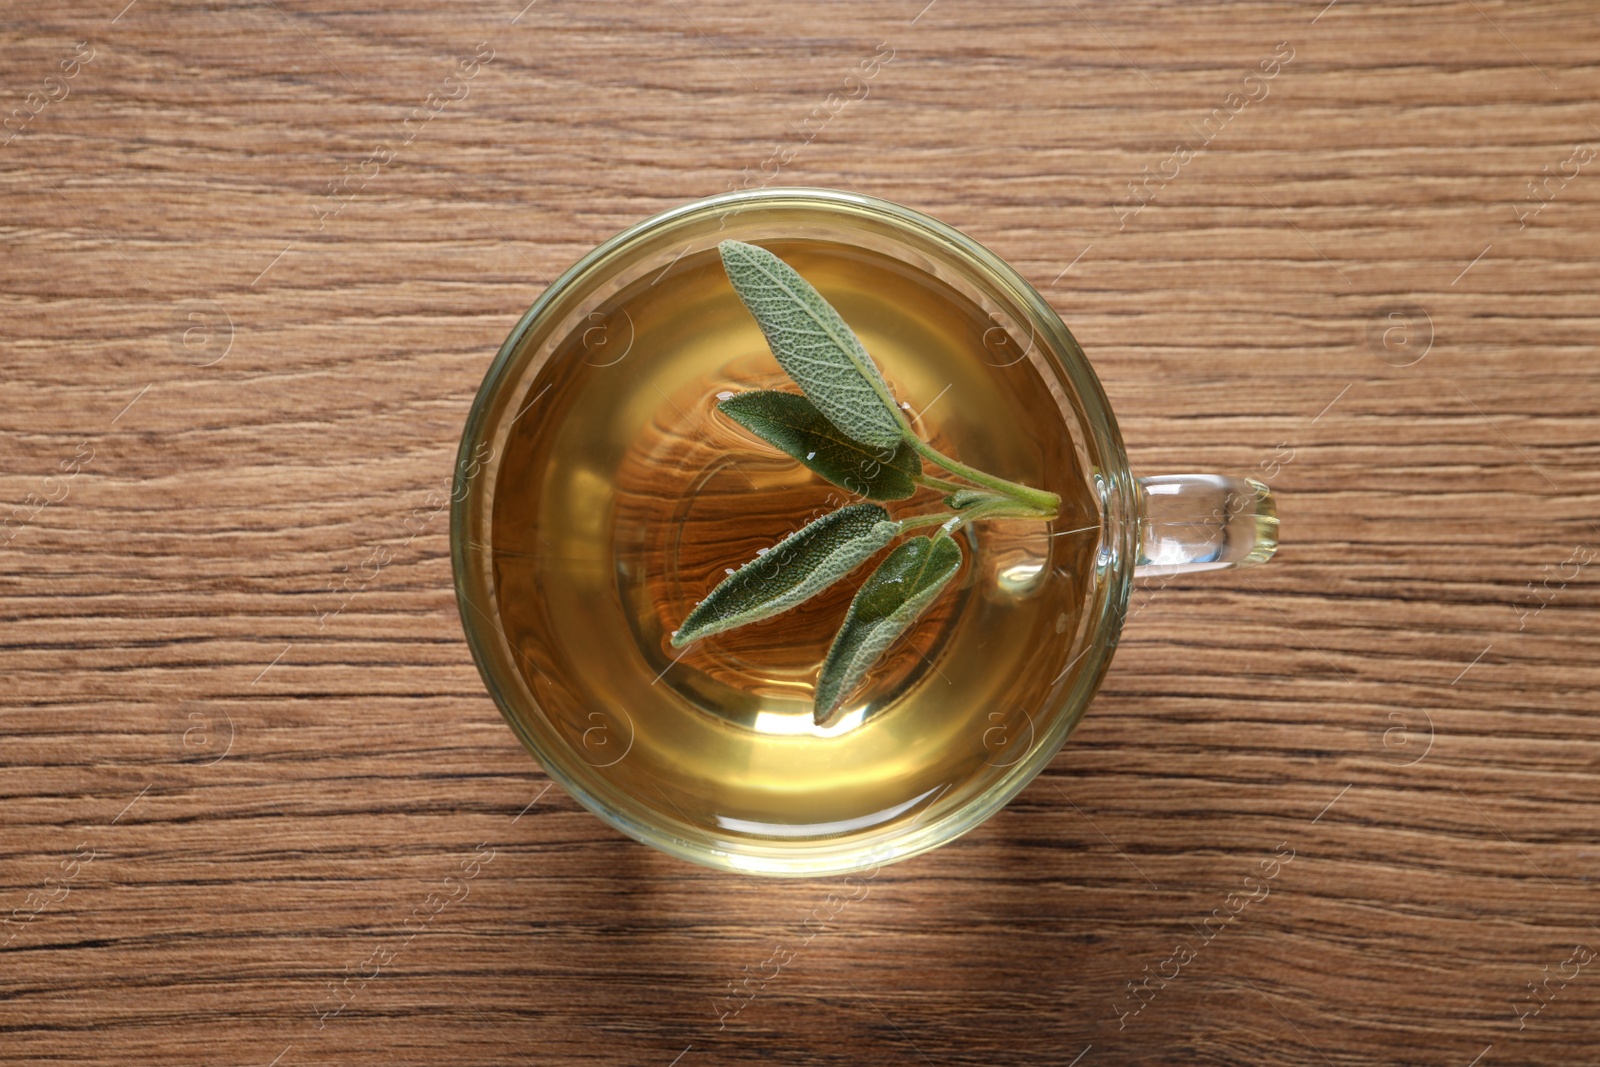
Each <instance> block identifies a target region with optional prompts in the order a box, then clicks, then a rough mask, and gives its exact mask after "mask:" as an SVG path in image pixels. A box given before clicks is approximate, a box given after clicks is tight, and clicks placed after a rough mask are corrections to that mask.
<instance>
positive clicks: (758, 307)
mask: <svg viewBox="0 0 1600 1067" xmlns="http://www.w3.org/2000/svg"><path fill="white" fill-rule="evenodd" d="M718 251H720V252H721V253H722V267H723V269H724V270H725V271H727V274H728V281H730V282H732V283H733V289H734V292H736V293H738V294H739V299H740V300H742V301H744V306H745V307H746V308H748V309H749V310H750V314H752V315H754V316H755V319H756V322H757V324H759V325H760V327H761V332H762V333H763V334H765V335H766V337H767V344H768V346H770V347H771V349H772V354H773V355H774V356H775V357H777V360H778V363H779V364H780V365H781V366H782V367H783V369H784V370H785V371H786V372H787V373H788V375H789V377H791V378H793V379H794V380H795V383H796V384H798V385H799V386H800V389H801V390H802V391H803V392H804V393H805V394H806V397H807V398H808V399H810V401H811V402H812V403H813V404H815V405H816V406H817V410H819V411H821V412H822V414H823V415H824V416H825V417H826V418H827V420H828V421H829V422H831V423H833V424H834V425H835V426H837V427H838V428H839V429H840V430H842V431H844V433H845V434H846V435H847V436H849V437H852V438H854V439H855V440H857V441H860V442H861V443H862V444H864V445H870V446H872V447H874V448H892V447H894V446H895V445H897V444H898V443H899V442H900V440H901V438H902V436H903V432H904V423H903V422H902V421H901V415H900V409H899V408H898V407H897V406H896V404H895V399H894V394H892V393H891V392H889V386H888V384H887V383H885V382H884V380H883V375H882V374H880V373H879V372H878V366H877V364H875V363H873V362H872V357H871V356H869V355H867V350H866V349H865V348H863V347H861V342H860V341H859V340H858V339H857V338H856V335H855V334H854V333H852V332H851V330H850V327H849V326H847V325H845V321H844V319H842V318H840V317H839V313H838V312H837V311H835V310H834V309H833V306H832V305H831V304H829V303H828V302H827V301H826V300H824V299H823V298H822V294H821V293H819V292H817V291H816V289H814V288H812V286H811V283H810V282H808V281H806V280H805V279H804V278H802V277H800V275H799V274H798V273H796V271H795V269H794V268H793V267H791V266H789V264H787V263H785V262H784V261H783V260H781V259H779V258H778V257H777V256H775V255H773V254H772V253H771V252H768V251H767V250H766V249H765V248H759V247H757V246H756V245H750V244H745V243H744V242H742V241H723V242H722V244H721V245H719V246H718Z"/></svg>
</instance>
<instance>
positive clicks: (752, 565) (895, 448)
mask: <svg viewBox="0 0 1600 1067" xmlns="http://www.w3.org/2000/svg"><path fill="white" fill-rule="evenodd" d="M718 250H719V251H720V252H721V254H722V266H723V269H724V270H725V271H726V272H727V275H728V280H729V282H730V283H732V285H733V289H734V292H736V293H737V294H738V295H739V299H740V300H742V301H743V302H744V305H745V307H746V308H747V309H749V311H750V313H751V315H753V316H754V317H755V320H756V322H757V324H758V325H760V327H761V332H762V333H763V334H764V335H765V336H766V339H767V344H768V346H769V347H770V348H771V349H772V354H773V356H774V357H776V359H777V361H778V364H779V366H781V367H782V368H783V369H784V371H785V372H786V373H787V374H788V375H789V377H790V378H791V379H793V381H794V382H795V384H796V385H798V386H799V387H800V392H801V393H802V394H803V395H798V396H797V395H795V394H794V393H785V392H778V391H761V392H751V393H739V394H736V395H734V396H730V397H727V398H726V399H724V400H723V401H722V402H721V403H719V404H718V405H717V408H718V410H719V411H721V412H722V413H723V414H725V415H727V416H728V417H729V418H730V419H732V420H733V421H735V422H737V423H738V424H739V425H740V426H743V427H744V428H745V429H747V430H749V431H750V432H751V433H753V434H755V435H756V436H757V437H760V438H761V439H762V440H763V441H766V442H767V443H768V444H770V445H773V446H774V447H776V448H777V449H779V450H780V451H782V452H785V453H787V454H788V455H790V456H793V457H794V458H795V459H796V460H799V461H800V462H801V463H802V464H804V465H805V466H806V467H808V468H809V469H811V470H812V471H815V472H816V473H817V474H819V475H821V476H822V477H823V478H826V479H827V480H828V481H830V482H832V483H833V484H835V485H837V486H840V487H841V488H844V489H846V490H848V491H850V492H851V493H853V494H855V495H856V496H859V497H863V498H866V499H868V500H885V501H893V500H905V499H908V498H910V497H911V496H913V495H914V494H915V493H916V492H917V490H918V488H930V489H936V490H938V491H939V492H940V493H941V494H942V497H943V501H944V504H945V506H946V507H947V508H948V509H949V510H948V511H941V512H927V513H921V514H914V515H909V516H907V517H904V518H901V519H898V520H895V519H892V518H891V517H890V515H889V513H888V511H886V510H885V509H884V508H883V507H882V506H880V505H878V504H866V503H859V504H850V505H847V506H845V507H842V508H840V509H838V510H837V511H833V512H830V513H828V514H827V515H824V516H822V517H821V518H819V519H816V520H815V521H813V522H810V523H807V524H806V525H805V526H804V527H802V528H801V529H800V530H798V531H796V532H795V533H793V534H790V535H789V536H788V537H786V538H784V539H783V540H782V541H780V542H779V543H778V544H776V545H774V546H773V547H772V548H770V549H767V550H765V551H763V552H761V553H760V554H758V555H757V556H756V558H755V559H753V560H751V561H750V562H748V563H746V564H745V565H744V566H742V567H740V568H739V569H738V570H736V571H734V572H733V573H732V574H730V575H729V576H728V577H727V578H726V579H725V580H724V581H722V582H721V583H720V584H718V585H717V587H716V588H715V589H713V590H712V591H711V592H710V594H708V595H707V596H706V598H705V599H704V600H702V601H701V602H700V603H699V604H698V605H696V607H695V608H694V610H693V611H691V612H689V614H688V616H687V617H686V618H685V619H684V620H683V624H682V625H681V626H679V627H678V629H677V631H676V632H675V633H673V635H672V644H673V646H674V647H678V648H681V647H683V646H685V645H688V644H690V643H691V642H693V641H697V640H699V639H701V638H703V637H709V636H711V635H713V634H718V633H722V632H724V631H727V630H732V629H734V628H736V627H740V626H745V625H747V624H749V623H753V622H758V621H760V620H762V619H769V618H772V617H773V616H774V615H778V614H781V613H783V612H785V611H788V610H789V609H790V608H792V607H795V606H796V605H798V604H801V603H803V602H804V601H806V600H809V599H811V598H812V597H814V596H816V595H817V594H818V593H821V592H822V591H823V590H825V589H827V588H829V587H831V586H833V585H834V584H836V583H838V582H839V581H840V580H842V579H843V578H844V577H845V576H847V575H848V574H850V573H851V572H852V571H854V570H855V569H856V568H857V567H859V566H860V565H861V564H862V563H865V562H866V561H867V560H868V559H870V558H871V557H872V556H874V555H876V554H877V553H878V552H879V551H880V550H881V549H883V548H886V547H887V546H888V545H889V544H890V543H891V542H893V541H894V540H895V539H896V538H898V537H899V536H900V535H902V534H904V533H908V532H910V531H912V530H916V529H920V528H923V527H928V526H933V527H936V529H935V530H934V531H933V533H932V535H931V536H928V537H922V536H917V537H912V538H911V539H910V540H908V541H905V542H903V543H902V544H901V545H900V546H899V547H898V548H896V549H895V550H894V551H892V552H890V553H889V555H888V556H887V557H885V558H884V560H883V562H882V563H880V564H879V565H878V566H877V568H876V569H874V570H873V572H872V574H871V575H869V576H868V577H867V580H866V581H865V582H863V583H862V584H861V587H860V589H859V590H858V591H857V592H856V595H855V598H854V599H853V600H852V601H851V602H850V608H849V610H848V611H847V612H846V613H845V618H844V622H843V623H842V624H841V626H840V628H839V632H838V634H837V635H836V636H835V637H834V640H833V645H832V647H831V648H830V649H829V650H828V655H827V658H826V659H824V660H823V662H822V667H821V669H820V671H819V672H818V676H817V684H816V690H815V697H814V709H815V717H816V721H817V723H818V724H819V725H823V724H826V723H827V722H828V721H829V720H830V719H831V718H833V716H834V715H835V714H836V713H837V712H838V710H839V708H840V707H841V706H842V705H843V704H844V702H845V701H846V700H848V699H849V698H850V696H851V695H852V694H853V693H854V692H855V690H856V689H858V688H859V687H860V685H861V683H862V682H863V681H864V680H865V679H866V676H867V674H868V672H869V671H870V670H871V669H872V667H873V665H874V664H876V663H877V662H878V660H879V659H881V658H882V657H883V655H884V654H885V653H886V652H887V651H888V650H889V649H890V648H891V647H892V646H893V645H894V643H895V642H896V641H897V640H898V639H899V638H900V637H901V636H902V635H904V634H905V633H906V632H907V631H908V630H909V629H911V627H912V626H913V625H914V624H915V623H916V621H917V619H918V618H920V617H921V616H922V615H923V613H924V612H926V611H927V610H928V608H929V606H930V605H931V604H932V603H933V602H934V601H935V600H937V599H938V597H939V594H940V593H942V592H943V591H944V590H945V589H946V588H947V587H948V586H949V585H950V583H951V581H952V580H953V579H954V578H955V576H956V574H957V573H958V572H959V571H960V570H961V563H962V560H963V553H962V550H961V544H960V542H958V541H957V540H956V539H955V537H954V536H953V534H954V533H955V532H956V531H957V530H959V529H960V528H961V527H963V526H965V525H968V524H969V523H973V522H979V521H982V520H984V519H1043V520H1049V519H1052V518H1054V517H1055V516H1056V513H1057V512H1058V511H1059V510H1060V507H1061V498H1060V497H1058V496H1057V495H1056V494H1054V493H1050V492H1045V491H1044V490H1041V489H1035V488H1033V487H1031V486H1026V485H1020V484H1018V483H1016V482H1011V481H1007V480H1006V479H1004V478H998V477H996V476H994V475H992V474H988V473H985V472H984V471H980V470H977V469H976V468H973V467H969V466H967V465H966V464H964V463H961V462H960V461H959V460H956V459H953V458H951V457H949V456H946V455H944V454H943V453H941V452H940V451H939V450H938V449H936V448H934V447H933V446H932V445H930V444H929V443H928V442H926V441H924V440H922V438H920V437H919V436H917V434H916V432H915V431H914V430H913V429H912V427H911V423H910V422H909V421H908V420H907V419H906V417H905V413H904V412H903V411H902V410H901V408H900V405H899V403H898V402H897V401H896V400H895V397H894V393H893V392H892V391H891V390H890V389H889V385H888V383H887V382H886V381H885V380H884V377H883V374H882V372H880V371H879V370H878V366H877V364H875V363H874V362H873V361H872V357H871V356H870V355H868V354H867V350H866V348H865V347H863V346H862V344H861V341H860V340H859V339H858V338H857V337H856V335H855V334H854V333H853V332H852V331H851V329H850V327H849V326H847V325H846V324H845V321H844V319H843V318H841V317H840V315H839V313H838V311H836V310H835V309H834V308H833V306H832V305H830V304H829V303H828V302H827V301H826V300H825V299H823V297H822V294H821V293H819V292H817V290H816V289H815V288H813V287H812V285H811V283H810V282H807V281H806V280H805V279H804V278H802V277H801V276H800V274H799V273H798V272H797V271H795V269H794V268H793V267H791V266H789V265H788V264H787V263H785V262H784V261H783V260H781V259H779V258H778V257H777V256H775V255H773V254H772V253H771V252H768V251H767V250H766V249H764V248H760V247H758V246H756V245H750V244H745V243H743V242H740V241H724V242H722V244H721V245H720V246H718ZM924 461H926V462H928V463H931V464H933V465H934V466H936V467H938V468H940V469H941V470H943V471H944V472H945V474H946V475H951V476H953V477H954V478H955V479H957V480H954V481H952V480H951V479H950V478H948V477H943V476H936V475H929V474H927V473H925V471H924V468H923V462H924Z"/></svg>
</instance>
